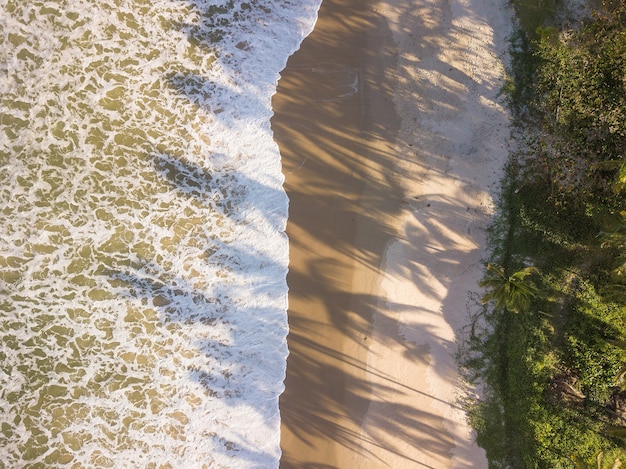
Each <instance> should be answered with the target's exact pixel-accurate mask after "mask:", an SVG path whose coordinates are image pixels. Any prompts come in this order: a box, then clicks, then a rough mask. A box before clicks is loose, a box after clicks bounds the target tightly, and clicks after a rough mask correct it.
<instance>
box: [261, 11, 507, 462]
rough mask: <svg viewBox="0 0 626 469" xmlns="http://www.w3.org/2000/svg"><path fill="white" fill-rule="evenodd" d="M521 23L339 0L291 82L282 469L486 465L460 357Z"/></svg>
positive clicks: (482, 14)
mask: <svg viewBox="0 0 626 469" xmlns="http://www.w3.org/2000/svg"><path fill="white" fill-rule="evenodd" d="M507 20H508V12H507V11H506V10H504V9H503V7H501V6H500V2H499V1H495V0H494V1H479V0H473V1H470V2H454V1H452V2H446V1H442V0H431V1H423V2H420V1H417V2H416V1H410V0H389V1H386V2H385V1H369V0H353V1H349V0H324V2H323V4H322V7H321V9H320V12H319V19H318V22H317V24H316V28H315V30H314V32H313V33H312V34H311V36H309V37H308V38H307V39H306V40H305V41H304V43H303V44H302V47H301V49H300V50H299V51H298V52H296V54H294V56H292V57H291V59H290V60H289V63H288V65H287V68H286V70H284V72H283V73H282V78H281V80H280V82H279V87H278V93H277V95H276V96H275V97H274V101H273V108H274V112H275V116H274V118H273V120H272V128H273V130H274V133H275V137H276V140H277V142H278V143H279V146H280V149H281V154H282V158H283V171H284V173H285V177H286V182H285V189H286V190H287V193H288V195H289V198H290V216H289V222H288V227H287V233H288V235H289V239H290V271H289V275H288V278H287V282H288V285H289V289H290V292H289V325H290V334H289V337H288V345H289V350H290V356H289V358H288V362H287V377H286V380H285V386H286V389H285V392H284V393H283V395H282V396H281V400H280V409H281V417H282V428H281V447H282V450H283V456H282V459H281V468H283V469H290V468H294V469H295V468H298V469H307V468H309V469H313V468H315V469H330V468H378V467H380V468H383V467H392V468H396V469H397V468H413V467H416V468H443V467H486V466H487V463H486V461H485V457H484V452H483V451H482V450H481V449H480V448H478V447H477V446H476V444H475V443H474V441H473V434H472V432H471V431H470V428H469V426H468V425H467V423H466V421H465V413H464V412H463V409H462V408H461V407H460V405H459V404H458V401H459V399H460V398H461V397H463V396H464V395H465V393H466V392H467V390H466V389H465V387H464V385H463V383H462V381H461V380H460V379H459V374H458V370H457V368H456V364H455V360H454V354H455V353H456V343H457V340H458V336H459V333H460V331H461V329H462V328H463V326H464V325H465V324H466V323H467V321H468V307H471V302H470V301H469V300H468V295H469V292H471V291H475V290H476V289H477V287H476V284H477V282H478V280H479V279H480V275H481V270H482V266H481V259H482V257H483V256H484V254H485V253H484V249H485V246H484V245H485V228H486V226H487V225H488V223H489V220H490V216H491V211H492V201H491V195H492V193H493V192H494V188H495V184H496V183H497V181H498V179H499V177H500V170H501V167H502V165H503V163H504V160H505V159H506V147H505V144H506V137H507V135H508V128H507V125H508V115H507V114H506V112H505V111H504V110H503V109H502V107H501V106H500V105H499V104H498V103H497V100H496V95H497V91H498V88H499V86H500V81H501V77H502V69H501V67H500V66H499V62H498V59H497V54H498V53H499V49H497V48H495V47H494V45H493V44H494V43H495V44H498V46H499V47H501V48H503V45H504V35H505V34H506V31H507V28H508V22H507Z"/></svg>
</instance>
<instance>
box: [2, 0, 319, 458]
mask: <svg viewBox="0 0 626 469" xmlns="http://www.w3.org/2000/svg"><path fill="white" fill-rule="evenodd" d="M319 3H320V1H319V0H315V1H313V0H299V1H297V2H294V1H289V0H250V1H248V2H239V1H237V2H235V1H219V0H211V1H202V0H197V1H191V0H189V1H180V0H177V1H174V0H71V1H70V0H59V1H55V2H51V1H37V0H33V1H29V2H24V1H22V0H0V101H1V102H0V202H1V203H0V230H1V231H0V467H7V468H13V467H20V468H35V467H37V468H39V467H46V468H51V467H71V468H83V467H98V468H100V467H102V468H104V467H114V468H121V467H133V468H143V467H145V468H168V467H180V466H181V465H182V464H184V465H185V467H207V468H222V467H228V468H239V467H242V468H243V467H246V468H268V467H277V466H278V459H279V457H280V449H279V426H280V416H279V412H278V396H279V394H280V393H281V392H282V389H283V384H282V382H283V379H284V373H285V362H286V356H287V346H286V334H287V317H286V307H287V285H286V281H285V276H286V271H287V264H288V243H287V239H286V236H285V233H284V230H285V225H286V219H287V205H288V201H287V198H286V195H285V193H284V191H283V189H282V183H283V177H282V173H281V166H280V155H279V153H278V148H277V146H276V144H275V142H274V141H273V138H272V133H271V129H270V124H269V119H270V117H271V100H270V99H271V96H272V94H273V93H274V92H275V89H276V83H277V80H278V77H279V75H278V74H279V71H280V70H281V69H282V68H284V66H285V64H286V60H287V58H288V56H289V55H290V54H291V53H292V52H293V51H294V50H295V49H296V48H297V47H298V46H299V44H300V42H301V41H302V39H303V38H304V36H305V35H306V34H308V32H310V30H311V28H312V27H313V24H314V21H315V17H316V13H317V9H318V7H319Z"/></svg>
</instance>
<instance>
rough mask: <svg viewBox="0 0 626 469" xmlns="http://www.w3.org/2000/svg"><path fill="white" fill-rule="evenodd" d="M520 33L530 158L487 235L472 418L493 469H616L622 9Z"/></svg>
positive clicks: (623, 177) (515, 41) (518, 163)
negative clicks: (482, 389)
mask: <svg viewBox="0 0 626 469" xmlns="http://www.w3.org/2000/svg"><path fill="white" fill-rule="evenodd" d="M541 3H542V2H539V1H538V0H515V4H516V6H518V7H520V6H523V5H526V6H528V5H530V6H531V7H532V6H533V5H540V4H541ZM548 3H550V5H551V6H550V8H552V6H554V5H555V3H553V2H552V3H551V2H546V4H548ZM518 11H519V10H518ZM525 22H526V23H527V24H532V25H533V28H535V27H536V26H539V27H538V28H537V29H536V30H535V29H533V33H532V34H528V32H524V31H522V32H520V33H519V34H517V35H515V36H514V37H513V38H512V59H513V64H512V68H511V77H510V80H509V82H508V84H507V86H506V89H505V91H506V92H507V93H508V96H509V98H510V102H511V105H512V109H513V112H514V113H515V117H516V120H515V122H516V124H517V125H518V128H517V132H518V133H519V134H523V135H524V139H523V140H524V143H525V147H524V150H523V151H521V152H520V153H518V154H516V155H512V157H511V159H510V163H509V166H508V168H507V176H506V179H505V181H504V184H503V188H504V189H503V194H502V198H501V201H500V204H501V207H500V215H499V218H498V220H496V222H495V223H494V226H493V227H492V229H491V230H490V236H491V246H492V250H493V260H494V262H492V263H490V264H489V265H488V267H487V272H486V275H485V278H484V280H483V281H482V282H481V286H483V287H485V288H486V289H487V293H486V294H485V295H484V297H483V298H482V300H483V302H484V303H491V304H492V305H493V307H492V308H486V307H485V309H484V310H483V313H482V319H483V320H484V321H485V322H486V323H487V326H486V327H485V328H484V329H483V330H481V331H477V330H475V331H474V336H473V337H472V343H471V347H469V351H468V352H469V353H468V355H469V356H472V357H475V356H476V354H477V353H478V352H480V353H482V355H483V356H484V357H487V359H485V360H482V361H480V360H473V361H472V363H471V364H470V361H469V360H468V361H465V362H464V363H465V365H466V366H468V367H469V366H475V367H476V368H475V369H474V370H473V371H472V374H473V376H475V377H476V378H478V379H480V380H482V381H483V382H484V383H485V384H486V389H487V392H486V395H485V397H484V399H483V400H482V401H481V402H480V403H479V404H478V405H476V406H475V407H474V408H473V409H472V412H471V418H472V422H473V423H474V424H475V428H476V429H477V432H478V441H479V443H480V444H481V445H482V446H483V447H484V448H485V449H486V451H487V455H488V457H489V460H490V467H492V468H500V467H502V468H504V467H507V468H509V467H510V468H546V469H553V468H571V467H583V468H587V467H593V468H601V469H610V468H614V467H618V466H617V465H616V464H618V465H619V464H620V462H621V461H626V451H625V446H626V444H625V441H626V440H625V438H626V425H625V422H624V420H623V419H622V418H621V417H620V416H619V415H617V413H616V412H615V411H614V410H612V409H616V408H617V404H616V403H617V402H618V401H619V400H620V399H621V402H622V404H623V400H624V399H625V397H624V396H626V391H624V389H626V383H625V381H626V201H625V198H624V196H623V195H624V191H625V190H626V2H623V0H611V1H610V2H608V1H605V2H604V9H603V10H602V11H601V12H599V13H596V14H595V16H594V17H593V18H592V20H590V21H589V22H587V23H585V24H583V25H581V26H580V28H578V29H576V30H571V31H567V30H565V29H564V28H562V27H558V25H557V27H548V26H546V25H547V24H550V23H549V22H546V21H543V20H542V18H530V19H529V17H526V18H525V19H523V21H522V24H524V23H525ZM528 264H533V265H536V266H537V267H539V268H540V269H541V270H540V271H539V270H537V269H535V268H534V267H531V268H529V267H524V266H525V265H528ZM511 272H512V273H511ZM533 276H534V277H535V280H539V279H540V281H537V282H536V283H535V282H532V281H531V278H532V277H533ZM503 310H508V311H511V312H521V311H525V312H526V313H527V314H499V313H498V311H500V312H502V311H503ZM461 361H463V358H462V357H461Z"/></svg>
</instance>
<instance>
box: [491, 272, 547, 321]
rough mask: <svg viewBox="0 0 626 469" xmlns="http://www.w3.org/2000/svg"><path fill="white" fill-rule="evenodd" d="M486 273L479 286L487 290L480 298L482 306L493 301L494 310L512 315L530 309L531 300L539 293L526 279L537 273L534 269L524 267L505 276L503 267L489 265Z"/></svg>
mask: <svg viewBox="0 0 626 469" xmlns="http://www.w3.org/2000/svg"><path fill="white" fill-rule="evenodd" d="M487 271H488V274H487V277H486V278H485V279H484V280H483V281H482V282H480V284H479V285H480V286H481V287H486V288H488V289H489V291H488V292H487V293H486V294H485V295H484V296H483V298H482V302H483V304H485V303H488V302H490V301H495V303H496V304H495V307H496V308H504V309H506V310H507V311H511V312H513V313H519V312H521V311H525V310H527V309H528V308H529V307H530V300H531V298H533V297H534V296H536V295H537V293H538V292H539V290H538V289H537V286H536V285H535V284H534V283H533V282H532V281H531V280H530V279H528V278H527V277H528V276H529V275H531V274H532V273H534V272H537V269H536V268H535V267H526V268H524V269H522V270H518V271H517V272H515V273H514V274H512V275H507V274H506V273H505V271H504V268H503V267H501V266H498V265H495V264H491V263H489V264H487Z"/></svg>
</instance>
